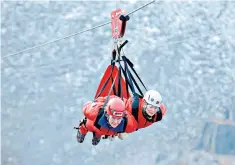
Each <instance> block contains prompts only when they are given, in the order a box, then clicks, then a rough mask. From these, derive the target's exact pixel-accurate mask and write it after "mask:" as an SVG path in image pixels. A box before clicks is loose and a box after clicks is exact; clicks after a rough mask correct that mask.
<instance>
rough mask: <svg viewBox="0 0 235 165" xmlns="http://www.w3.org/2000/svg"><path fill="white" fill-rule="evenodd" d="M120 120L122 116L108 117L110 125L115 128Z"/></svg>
mask: <svg viewBox="0 0 235 165" xmlns="http://www.w3.org/2000/svg"><path fill="white" fill-rule="evenodd" d="M121 121H122V118H115V117H112V116H109V117H108V122H109V124H110V125H111V127H113V128H116V127H117V126H118V125H119V124H120V123H121Z"/></svg>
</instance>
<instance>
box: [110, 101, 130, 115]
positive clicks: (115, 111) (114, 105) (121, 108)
mask: <svg viewBox="0 0 235 165" xmlns="http://www.w3.org/2000/svg"><path fill="white" fill-rule="evenodd" d="M107 114H108V115H110V116H113V117H115V118H122V117H124V116H125V114H126V113H125V103H124V102H123V101H122V100H121V99H120V98H112V99H110V100H109V102H108V104H107Z"/></svg>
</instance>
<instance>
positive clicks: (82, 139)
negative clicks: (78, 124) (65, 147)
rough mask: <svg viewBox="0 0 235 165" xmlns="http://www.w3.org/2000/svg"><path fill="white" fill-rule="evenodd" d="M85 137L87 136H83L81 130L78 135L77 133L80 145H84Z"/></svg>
mask: <svg viewBox="0 0 235 165" xmlns="http://www.w3.org/2000/svg"><path fill="white" fill-rule="evenodd" d="M85 136H86V135H83V134H82V133H81V132H80V131H79V130H78V133H77V141H78V143H82V142H83V141H84V139H85Z"/></svg>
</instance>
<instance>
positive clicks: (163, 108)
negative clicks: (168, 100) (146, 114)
mask: <svg viewBox="0 0 235 165" xmlns="http://www.w3.org/2000/svg"><path fill="white" fill-rule="evenodd" d="M160 108H161V111H162V116H164V115H165V114H166V106H165V105H164V104H161V106H160Z"/></svg>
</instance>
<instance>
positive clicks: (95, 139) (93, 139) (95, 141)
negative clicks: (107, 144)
mask: <svg viewBox="0 0 235 165" xmlns="http://www.w3.org/2000/svg"><path fill="white" fill-rule="evenodd" d="M100 139H101V136H99V135H96V133H94V132H93V138H92V145H97V144H99V142H100Z"/></svg>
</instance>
